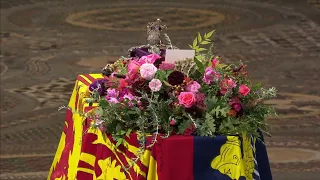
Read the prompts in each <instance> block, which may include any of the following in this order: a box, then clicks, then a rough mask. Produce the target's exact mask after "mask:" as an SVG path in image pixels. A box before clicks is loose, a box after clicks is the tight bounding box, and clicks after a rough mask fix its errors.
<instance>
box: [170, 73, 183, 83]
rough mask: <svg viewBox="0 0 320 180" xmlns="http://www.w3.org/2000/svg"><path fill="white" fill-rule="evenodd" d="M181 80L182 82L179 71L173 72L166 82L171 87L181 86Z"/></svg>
mask: <svg viewBox="0 0 320 180" xmlns="http://www.w3.org/2000/svg"><path fill="white" fill-rule="evenodd" d="M183 80H184V74H183V73H182V72H179V71H173V72H172V73H170V75H169V76H168V82H169V84H171V85H172V86H175V85H179V84H182V83H183Z"/></svg>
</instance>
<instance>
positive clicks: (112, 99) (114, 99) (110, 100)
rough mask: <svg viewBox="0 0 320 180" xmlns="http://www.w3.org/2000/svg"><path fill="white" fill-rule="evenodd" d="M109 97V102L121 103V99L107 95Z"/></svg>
mask: <svg viewBox="0 0 320 180" xmlns="http://www.w3.org/2000/svg"><path fill="white" fill-rule="evenodd" d="M106 98H107V101H108V102H109V103H114V104H118V103H119V101H118V99H117V98H114V97H109V98H108V97H106Z"/></svg>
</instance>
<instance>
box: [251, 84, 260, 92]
mask: <svg viewBox="0 0 320 180" xmlns="http://www.w3.org/2000/svg"><path fill="white" fill-rule="evenodd" d="M261 85H262V83H261V82H260V83H258V84H256V85H254V86H253V87H252V88H251V90H252V91H256V90H258V89H259V88H260V87H261Z"/></svg>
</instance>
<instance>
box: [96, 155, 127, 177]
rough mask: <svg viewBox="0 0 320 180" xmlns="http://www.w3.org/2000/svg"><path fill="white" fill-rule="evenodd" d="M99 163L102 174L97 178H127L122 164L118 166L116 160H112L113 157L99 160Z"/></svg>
mask: <svg viewBox="0 0 320 180" xmlns="http://www.w3.org/2000/svg"><path fill="white" fill-rule="evenodd" d="M98 164H99V166H100V168H101V170H102V174H101V175H100V176H99V177H97V180H114V179H118V180H125V179H126V175H125V174H124V173H123V172H121V166H119V165H118V166H116V160H113V161H112V160H111V157H108V158H106V159H104V160H99V161H98Z"/></svg>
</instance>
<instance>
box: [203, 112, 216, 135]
mask: <svg viewBox="0 0 320 180" xmlns="http://www.w3.org/2000/svg"><path fill="white" fill-rule="evenodd" d="M205 123H206V125H207V126H208V128H209V130H210V131H211V132H213V133H214V132H215V131H216V127H215V124H214V118H213V117H212V116H211V115H210V114H209V113H206V120H205Z"/></svg>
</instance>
